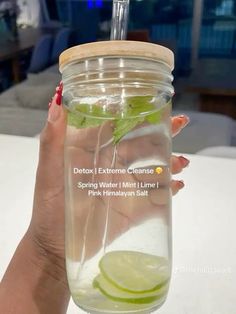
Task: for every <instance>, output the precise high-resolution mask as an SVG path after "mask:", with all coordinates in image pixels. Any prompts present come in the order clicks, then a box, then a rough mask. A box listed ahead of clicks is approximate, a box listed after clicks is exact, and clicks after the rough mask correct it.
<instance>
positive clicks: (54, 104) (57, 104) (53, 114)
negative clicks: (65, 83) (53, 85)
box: [48, 85, 63, 123]
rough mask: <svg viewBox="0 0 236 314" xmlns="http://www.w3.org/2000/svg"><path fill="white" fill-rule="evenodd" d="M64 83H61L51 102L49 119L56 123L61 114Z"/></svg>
mask: <svg viewBox="0 0 236 314" xmlns="http://www.w3.org/2000/svg"><path fill="white" fill-rule="evenodd" d="M62 89H63V87H62V85H59V87H58V88H57V92H56V94H55V95H54V97H53V99H52V101H51V102H50V103H49V111H48V121H49V122H51V123H54V122H56V121H57V120H58V118H59V117H60V114H61V110H62V108H61V100H62Z"/></svg>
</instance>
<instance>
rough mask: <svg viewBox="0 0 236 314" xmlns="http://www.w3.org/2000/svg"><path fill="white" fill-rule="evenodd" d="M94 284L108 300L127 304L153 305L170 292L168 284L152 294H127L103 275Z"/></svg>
mask: <svg viewBox="0 0 236 314" xmlns="http://www.w3.org/2000/svg"><path fill="white" fill-rule="evenodd" d="M93 284H94V287H95V288H99V290H100V291H101V292H102V293H103V294H104V295H105V296H107V297H108V298H110V299H112V300H114V301H119V302H127V303H140V304H141V303H151V302H154V301H156V300H159V299H162V298H163V297H165V296H166V294H167V290H168V284H166V285H164V286H162V287H161V288H159V289H157V290H153V291H152V292H144V293H132V292H127V291H124V290H122V289H119V288H117V287H116V286H115V285H113V284H112V283H111V282H109V280H107V279H106V278H105V277H104V276H103V275H101V274H100V275H98V276H97V277H96V278H95V279H94V282H93Z"/></svg>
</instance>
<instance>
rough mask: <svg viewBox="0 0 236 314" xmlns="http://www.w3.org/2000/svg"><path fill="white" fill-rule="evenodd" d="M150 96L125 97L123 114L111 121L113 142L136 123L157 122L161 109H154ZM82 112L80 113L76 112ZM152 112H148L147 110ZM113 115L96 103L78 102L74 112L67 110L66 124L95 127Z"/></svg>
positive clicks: (117, 140)
mask: <svg viewBox="0 0 236 314" xmlns="http://www.w3.org/2000/svg"><path fill="white" fill-rule="evenodd" d="M152 99H153V97H152V96H134V97H129V98H127V99H126V108H125V114H124V115H123V116H122V117H121V116H118V117H117V118H115V119H114V120H112V121H113V123H114V130H113V143H114V144H117V143H119V142H120V140H121V139H122V138H123V137H124V136H125V135H126V134H128V133H129V132H130V131H131V130H132V129H134V128H135V127H136V126H137V125H139V124H141V123H144V122H148V123H151V124H157V123H159V122H160V120H161V115H162V110H161V109H160V110H158V111H157V110H156V108H155V104H154V103H152ZM76 111H77V112H78V113H82V114H77V113H76ZM150 111H151V112H152V111H153V112H152V113H150V114H149V112H150ZM112 117H114V116H113V115H111V114H109V113H108V112H105V111H103V108H102V107H100V106H97V105H88V104H80V105H78V106H77V107H75V112H71V111H68V125H71V126H74V127H76V128H78V129H81V128H88V127H97V126H100V125H101V124H103V123H104V120H106V119H107V120H108V119H111V118H112Z"/></svg>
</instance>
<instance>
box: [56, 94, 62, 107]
mask: <svg viewBox="0 0 236 314" xmlns="http://www.w3.org/2000/svg"><path fill="white" fill-rule="evenodd" d="M61 100H62V93H61V92H60V91H59V92H57V93H56V100H55V101H56V104H57V105H58V106H60V105H61Z"/></svg>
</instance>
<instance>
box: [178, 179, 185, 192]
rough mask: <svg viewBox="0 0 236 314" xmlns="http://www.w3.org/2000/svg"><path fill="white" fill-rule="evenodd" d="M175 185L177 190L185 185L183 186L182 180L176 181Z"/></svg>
mask: <svg viewBox="0 0 236 314" xmlns="http://www.w3.org/2000/svg"><path fill="white" fill-rule="evenodd" d="M177 184H178V188H179V189H180V190H181V189H183V188H184V186H185V184H184V181H183V180H179V181H177Z"/></svg>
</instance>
